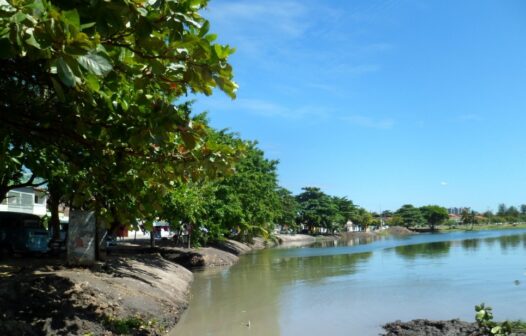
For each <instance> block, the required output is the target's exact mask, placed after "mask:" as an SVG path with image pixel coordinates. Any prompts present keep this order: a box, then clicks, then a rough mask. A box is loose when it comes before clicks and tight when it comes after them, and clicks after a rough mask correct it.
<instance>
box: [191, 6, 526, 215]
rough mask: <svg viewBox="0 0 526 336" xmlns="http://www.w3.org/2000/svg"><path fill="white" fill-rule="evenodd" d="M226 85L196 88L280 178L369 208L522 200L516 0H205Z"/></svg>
mask: <svg viewBox="0 0 526 336" xmlns="http://www.w3.org/2000/svg"><path fill="white" fill-rule="evenodd" d="M203 15H204V16H205V17H207V18H208V19H210V21H211V25H212V29H211V31H213V32H214V33H217V34H218V35H219V41H220V42H221V43H227V44H229V45H231V46H233V47H235V48H236V49H237V51H236V53H235V54H234V55H233V56H232V58H231V63H232V64H233V66H234V70H235V77H236V81H237V82H238V83H239V85H240V88H239V91H238V98H237V99H236V100H234V101H232V100H230V99H229V98H228V97H227V96H226V95H224V94H222V93H221V92H216V93H215V94H214V95H213V96H212V97H198V101H197V103H196V104H195V105H194V106H195V109H196V111H208V112H209V116H210V118H211V122H212V125H213V126H214V127H218V128H226V127H228V128H230V129H232V130H233V131H237V132H239V133H240V134H241V136H242V137H243V138H245V139H251V140H258V141H259V143H260V147H261V148H262V149H263V150H264V151H265V152H266V154H267V156H268V157H269V158H272V159H278V160H279V161H280V165H279V177H280V183H281V184H282V185H283V186H284V187H286V188H288V189H290V190H291V191H293V192H294V193H298V192H300V191H301V188H302V187H304V186H318V187H320V188H322V189H323V190H324V191H325V192H327V193H329V194H332V195H339V196H348V197H349V198H350V199H352V200H353V201H354V202H355V203H356V204H359V205H361V206H363V207H365V208H367V209H369V210H374V211H379V210H380V209H382V210H385V209H390V210H396V209H397V208H398V207H400V206H401V205H402V204H405V203H412V204H414V205H417V206H420V205H425V204H440V205H444V206H446V207H450V206H471V207H473V208H474V209H476V210H479V211H485V210H487V209H488V208H489V209H496V207H497V205H498V204H499V203H506V204H508V205H519V204H522V203H526V132H525V127H526V43H525V42H526V2H524V1H520V0H517V1H513V0H508V1H497V0H495V1H484V0H480V1H479V0H477V1H448V0H440V1H439V0H435V1H419V0H384V1H379V0H367V1H340V0H331V1H311V0H283V1H273V0H213V1H211V2H210V6H209V8H208V9H207V10H206V11H204V13H203Z"/></svg>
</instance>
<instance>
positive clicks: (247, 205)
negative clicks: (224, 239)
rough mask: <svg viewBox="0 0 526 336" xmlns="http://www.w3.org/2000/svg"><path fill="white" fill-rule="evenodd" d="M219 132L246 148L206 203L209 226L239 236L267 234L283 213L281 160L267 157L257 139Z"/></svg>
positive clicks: (233, 144) (227, 141) (228, 142)
mask: <svg viewBox="0 0 526 336" xmlns="http://www.w3.org/2000/svg"><path fill="white" fill-rule="evenodd" d="M216 135H217V137H218V141H219V142H221V143H223V144H226V145H229V146H231V147H237V146H241V147H242V148H244V155H243V156H242V158H241V159H240V160H239V161H238V162H237V163H236V164H235V167H234V168H235V173H233V174H229V175H226V176H225V177H223V178H221V179H219V180H217V181H215V182H213V188H214V193H213V196H212V197H211V198H210V199H209V201H208V202H207V204H206V212H207V216H208V219H207V222H208V225H209V229H210V230H211V231H212V232H217V233H221V234H234V233H235V234H236V235H237V236H238V238H239V239H248V240H250V239H251V238H252V237H253V236H255V235H263V236H268V235H269V234H270V232H271V230H272V229H273V228H274V224H275V223H276V221H277V219H278V218H280V217H281V216H282V214H283V212H282V206H281V203H280V195H279V193H278V190H279V185H278V178H277V171H276V169H277V164H278V162H277V161H275V160H269V159H267V158H265V155H264V153H263V151H262V150H261V149H259V148H258V147H257V143H256V142H251V141H241V140H240V139H239V138H238V137H237V136H236V135H233V134H229V133H226V132H218V133H217V134H216ZM217 238H220V237H217Z"/></svg>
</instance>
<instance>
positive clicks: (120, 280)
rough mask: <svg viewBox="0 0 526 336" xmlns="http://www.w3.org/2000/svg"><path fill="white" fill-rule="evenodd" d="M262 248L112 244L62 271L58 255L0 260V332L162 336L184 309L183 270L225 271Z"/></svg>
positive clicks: (186, 275)
mask: <svg viewBox="0 0 526 336" xmlns="http://www.w3.org/2000/svg"><path fill="white" fill-rule="evenodd" d="M263 247H265V244H264V243H263V241H258V240H256V241H255V243H254V244H253V246H251V247H249V246H247V245H245V244H241V243H238V242H234V241H227V242H225V243H224V246H220V247H219V248H216V247H204V248H198V249H188V248H183V247H178V246H175V244H174V243H173V242H172V241H161V242H158V243H157V246H156V248H154V249H150V247H149V241H148V240H137V241H119V242H118V244H117V246H115V247H112V248H111V249H110V251H109V254H108V257H107V260H106V261H104V262H98V263H96V264H95V265H94V266H93V267H91V268H79V267H67V266H64V265H65V264H66V262H65V260H64V256H62V257H54V258H51V257H40V258H35V257H25V258H24V257H20V256H18V257H17V256H13V257H8V258H4V259H3V260H0V312H1V313H0V335H2V336H4V335H6V336H7V335H17V336H18V335H115V334H132V335H161V334H164V333H165V332H166V331H167V330H170V329H171V328H172V327H173V326H174V325H175V324H176V323H177V321H178V319H179V317H180V315H181V313H182V312H183V311H184V310H185V309H186V307H187V305H188V294H189V290H190V284H191V282H192V280H193V275H192V273H191V272H190V271H189V269H196V268H210V267H221V266H231V265H233V264H235V263H236V262H237V261H238V259H239V257H238V256H237V255H238V254H243V253H247V252H249V251H251V250H252V249H258V248H263ZM227 251H229V252H227ZM234 253H235V254H234Z"/></svg>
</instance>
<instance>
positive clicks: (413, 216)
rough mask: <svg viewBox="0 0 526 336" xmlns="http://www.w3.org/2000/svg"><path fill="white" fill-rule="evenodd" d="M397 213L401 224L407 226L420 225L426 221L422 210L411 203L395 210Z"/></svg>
mask: <svg viewBox="0 0 526 336" xmlns="http://www.w3.org/2000/svg"><path fill="white" fill-rule="evenodd" d="M395 215H396V216H398V217H399V218H400V221H401V224H402V225H403V226H406V227H416V226H420V225H422V224H423V223H424V222H425V221H424V218H423V217H422V213H421V212H420V210H419V209H418V208H415V207H414V206H413V205H411V204H405V205H403V206H402V207H401V208H400V209H398V210H397V211H396V212H395Z"/></svg>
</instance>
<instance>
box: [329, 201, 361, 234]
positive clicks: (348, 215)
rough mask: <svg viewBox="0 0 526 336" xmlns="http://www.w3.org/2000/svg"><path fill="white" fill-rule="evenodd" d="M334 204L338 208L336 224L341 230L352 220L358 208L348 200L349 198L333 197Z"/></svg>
mask: <svg viewBox="0 0 526 336" xmlns="http://www.w3.org/2000/svg"><path fill="white" fill-rule="evenodd" d="M332 202H333V203H334V204H335V205H336V207H337V208H338V212H337V214H336V218H335V222H336V223H337V224H338V229H341V228H343V226H344V225H345V224H346V223H347V222H348V221H349V220H352V218H353V215H354V214H355V213H356V212H357V210H358V207H356V206H355V205H354V203H353V202H352V201H351V200H349V199H347V197H338V196H333V197H332Z"/></svg>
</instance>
